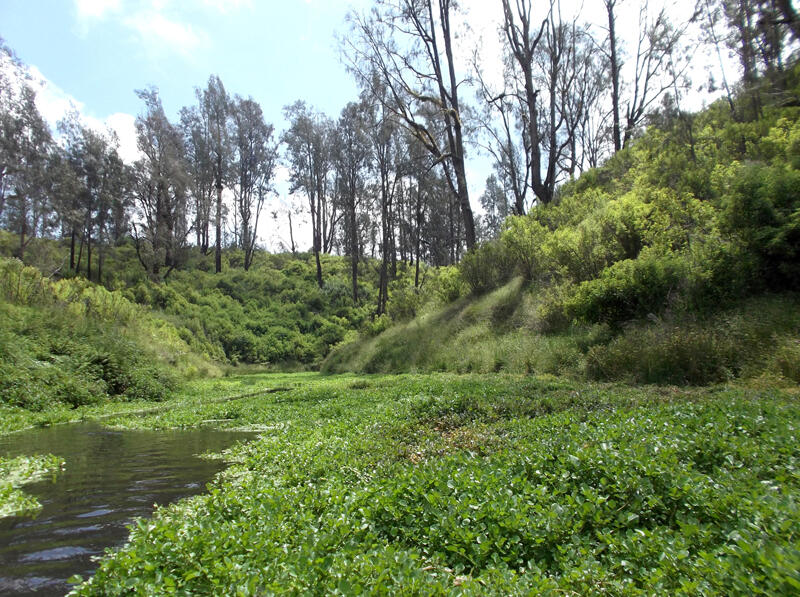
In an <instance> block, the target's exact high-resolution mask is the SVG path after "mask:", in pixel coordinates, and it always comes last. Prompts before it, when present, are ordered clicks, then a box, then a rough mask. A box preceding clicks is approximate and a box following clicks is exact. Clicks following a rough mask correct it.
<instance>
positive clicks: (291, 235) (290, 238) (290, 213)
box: [289, 211, 295, 255]
mask: <svg viewBox="0 0 800 597" xmlns="http://www.w3.org/2000/svg"><path fill="white" fill-rule="evenodd" d="M289 243H290V244H291V246H292V255H294V254H295V247H294V231H293V230H292V212H291V211H290V212H289Z"/></svg>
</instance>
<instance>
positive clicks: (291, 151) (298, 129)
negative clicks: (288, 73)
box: [282, 101, 336, 288]
mask: <svg viewBox="0 0 800 597" xmlns="http://www.w3.org/2000/svg"><path fill="white" fill-rule="evenodd" d="M284 113H285V115H286V118H287V120H288V121H289V128H288V129H287V130H286V131H285V132H284V133H283V136H282V141H283V143H285V145H286V156H285V158H286V163H287V165H288V167H289V173H290V175H289V182H290V189H289V192H290V193H295V192H297V191H300V192H302V193H303V194H304V195H305V196H306V199H307V200H308V206H309V211H310V212H311V236H312V243H313V251H314V259H315V261H316V275H317V285H318V286H319V287H320V288H322V264H321V262H320V253H321V252H323V250H327V247H328V246H329V245H328V242H329V241H328V238H329V234H332V228H333V227H334V225H335V223H336V210H335V206H334V205H332V203H331V202H330V196H329V188H328V187H329V182H330V174H331V169H332V163H331V151H330V141H331V130H332V123H331V122H330V119H329V118H328V117H327V116H325V115H324V114H321V113H319V112H316V111H314V110H312V109H311V108H310V107H309V106H308V105H306V103H305V102H303V101H297V102H295V103H294V104H292V105H291V106H286V107H285V108H284Z"/></svg>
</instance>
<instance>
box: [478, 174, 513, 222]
mask: <svg viewBox="0 0 800 597" xmlns="http://www.w3.org/2000/svg"><path fill="white" fill-rule="evenodd" d="M508 197H509V194H508V193H507V192H506V189H505V188H503V185H502V184H501V183H500V181H499V180H498V178H497V176H496V175H495V174H490V175H489V177H488V178H487V179H486V188H485V190H484V191H483V194H482V195H481V198H480V200H481V206H482V207H483V211H484V213H485V215H484V218H483V219H484V224H485V227H486V233H487V236H488V238H497V237H498V236H499V235H500V230H501V229H502V226H503V222H504V221H505V219H506V218H507V217H508V216H509V215H511V213H512V209H511V206H510V205H509V202H508Z"/></svg>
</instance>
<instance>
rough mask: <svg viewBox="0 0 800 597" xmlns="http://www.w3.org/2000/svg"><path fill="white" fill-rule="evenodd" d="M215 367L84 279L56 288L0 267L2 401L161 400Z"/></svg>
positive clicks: (170, 331)
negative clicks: (177, 387) (188, 380)
mask: <svg viewBox="0 0 800 597" xmlns="http://www.w3.org/2000/svg"><path fill="white" fill-rule="evenodd" d="M213 370H214V366H213V365H212V364H210V363H208V362H207V361H206V360H205V359H204V358H203V357H202V356H200V355H197V354H193V353H192V352H191V351H190V350H189V347H188V346H187V345H186V343H184V342H183V341H182V340H181V339H180V337H179V335H178V331H177V330H176V329H175V328H174V327H172V326H170V325H169V324H167V323H166V322H164V321H160V320H158V319H155V318H153V317H152V316H151V315H150V314H149V313H148V312H147V311H146V310H144V309H142V308H140V307H137V306H136V305H135V304H133V303H131V302H129V301H128V300H127V299H125V298H124V297H123V296H122V295H121V294H120V293H119V292H109V291H108V290H106V289H105V288H103V287H100V286H96V285H94V284H91V283H89V282H86V281H85V280H83V279H78V278H76V279H66V280H60V281H58V282H53V281H50V280H48V279H47V278H45V277H43V276H42V274H41V273H40V272H39V270H37V269H35V268H32V267H25V266H23V265H22V263H20V262H19V261H17V260H9V259H0V399H2V402H3V403H5V404H7V405H12V406H19V407H23V408H27V409H30V410H42V409H45V408H48V407H51V406H53V404H54V403H60V404H65V405H69V406H73V407H74V406H80V405H84V404H92V403H97V402H101V401H104V400H108V399H115V400H163V399H164V398H165V397H166V396H167V395H168V393H169V392H170V391H171V390H172V389H174V388H175V386H176V384H177V382H178V380H179V379H181V378H183V379H186V378H188V377H191V376H194V375H198V374H201V373H203V372H205V373H208V372H212V371H213Z"/></svg>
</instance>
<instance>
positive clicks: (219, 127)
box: [197, 75, 233, 273]
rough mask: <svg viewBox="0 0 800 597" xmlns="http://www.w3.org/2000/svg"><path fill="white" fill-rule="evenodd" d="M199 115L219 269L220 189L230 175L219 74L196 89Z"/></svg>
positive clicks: (227, 111) (226, 113) (223, 94)
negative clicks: (202, 124)
mask: <svg viewBox="0 0 800 597" xmlns="http://www.w3.org/2000/svg"><path fill="white" fill-rule="evenodd" d="M197 96H198V100H199V103H200V111H201V112H202V118H203V120H204V121H205V122H206V123H207V126H208V131H209V135H208V140H209V146H208V149H209V154H210V157H211V170H212V172H213V176H214V189H215V191H216V209H215V212H214V228H215V232H216V246H215V250H214V267H215V271H216V273H220V272H221V271H222V228H223V222H222V219H223V203H222V192H223V191H224V190H225V185H226V183H227V181H228V178H229V176H230V169H231V160H232V153H233V149H232V146H231V138H230V137H231V136H230V98H229V97H228V93H227V92H226V91H225V87H224V86H223V84H222V81H221V80H220V78H219V77H218V76H216V75H212V76H211V77H209V79H208V85H207V86H206V88H205V89H204V90H202V91H199V90H198V91H197Z"/></svg>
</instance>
